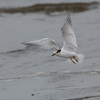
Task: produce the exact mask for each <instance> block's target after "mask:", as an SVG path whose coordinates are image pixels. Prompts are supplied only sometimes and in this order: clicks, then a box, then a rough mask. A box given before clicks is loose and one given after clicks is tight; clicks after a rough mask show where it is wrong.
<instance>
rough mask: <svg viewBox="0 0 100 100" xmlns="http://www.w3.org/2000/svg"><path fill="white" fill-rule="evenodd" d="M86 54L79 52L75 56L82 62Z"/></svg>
mask: <svg viewBox="0 0 100 100" xmlns="http://www.w3.org/2000/svg"><path fill="white" fill-rule="evenodd" d="M84 57H85V56H84V55H83V54H77V55H76V56H75V58H76V59H77V61H78V63H82V62H83V60H84Z"/></svg>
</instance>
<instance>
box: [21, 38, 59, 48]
mask: <svg viewBox="0 0 100 100" xmlns="http://www.w3.org/2000/svg"><path fill="white" fill-rule="evenodd" d="M22 44H25V45H33V46H34V45H36V46H40V47H41V48H44V49H52V48H56V49H60V46H59V45H58V44H57V43H56V42H55V41H54V40H53V39H49V38H43V39H41V40H36V41H30V42H23V43H22Z"/></svg>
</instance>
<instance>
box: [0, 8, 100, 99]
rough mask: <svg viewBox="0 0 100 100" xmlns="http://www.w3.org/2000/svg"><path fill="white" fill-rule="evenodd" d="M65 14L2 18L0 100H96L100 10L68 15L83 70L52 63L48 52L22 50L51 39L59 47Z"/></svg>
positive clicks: (99, 88) (60, 60)
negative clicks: (29, 45)
mask: <svg viewBox="0 0 100 100" xmlns="http://www.w3.org/2000/svg"><path fill="white" fill-rule="evenodd" d="M66 16H67V13H66V12H54V13H52V15H46V14H44V13H42V12H41V13H28V14H21V13H16V14H6V13H2V14H0V22H1V24H0V41H1V42H0V47H1V48H0V100H28V99H29V100H86V99H88V100H99V99H100V79H99V77H100V76H99V75H100V53H99V51H100V50H99V49H100V46H99V44H100V34H99V32H100V28H99V27H100V6H98V8H96V9H92V10H88V11H84V12H80V13H71V18H72V23H73V28H74V31H75V35H76V38H77V44H78V49H77V53H83V54H85V60H84V62H83V63H82V64H78V65H74V64H70V65H69V64H66V63H65V62H66V60H67V59H65V58H58V57H56V56H54V57H51V55H52V52H53V50H54V49H52V50H40V49H39V48H37V47H35V46H34V47H25V46H24V45H22V44H21V42H24V41H31V40H37V39H42V38H44V37H49V38H53V39H54V40H55V41H56V42H58V44H60V45H61V46H62V37H61V32H60V30H61V27H62V25H63V24H64V22H65V20H66Z"/></svg>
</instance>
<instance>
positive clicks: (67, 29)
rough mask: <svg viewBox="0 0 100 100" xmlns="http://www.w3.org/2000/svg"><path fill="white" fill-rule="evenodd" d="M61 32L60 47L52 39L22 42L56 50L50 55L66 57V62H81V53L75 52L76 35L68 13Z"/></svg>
mask: <svg viewBox="0 0 100 100" xmlns="http://www.w3.org/2000/svg"><path fill="white" fill-rule="evenodd" d="M61 33H62V37H63V41H64V42H63V47H62V48H61V47H60V46H59V45H58V44H57V43H56V42H55V41H54V40H53V39H50V38H43V39H41V40H36V41H29V42H23V44H25V45H29V46H30V45H33V46H34V45H36V46H40V47H41V48H44V49H52V48H55V49H56V50H55V51H54V52H53V54H52V56H54V55H56V56H58V57H63V58H68V59H67V63H71V62H72V63H74V64H76V63H81V62H82V61H83V59H84V55H83V54H77V53H76V52H75V51H76V49H77V48H78V46H77V43H76V37H75V34H74V31H73V28H72V22H71V17H70V15H68V16H67V19H66V22H65V23H64V25H63V27H62V28H61Z"/></svg>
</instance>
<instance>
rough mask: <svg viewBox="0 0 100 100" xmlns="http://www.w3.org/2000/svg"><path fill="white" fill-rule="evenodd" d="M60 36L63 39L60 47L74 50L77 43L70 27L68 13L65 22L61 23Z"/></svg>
mask: <svg viewBox="0 0 100 100" xmlns="http://www.w3.org/2000/svg"><path fill="white" fill-rule="evenodd" d="M61 31H62V37H63V39H64V44H63V48H62V49H67V50H70V51H76V48H77V43H76V37H75V34H74V31H73V28H72V23H71V18H70V16H69V15H68V16H67V20H66V22H65V24H64V25H63V28H62V29H61Z"/></svg>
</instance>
